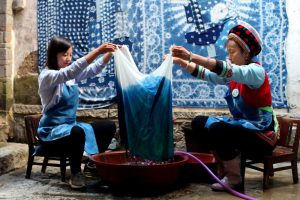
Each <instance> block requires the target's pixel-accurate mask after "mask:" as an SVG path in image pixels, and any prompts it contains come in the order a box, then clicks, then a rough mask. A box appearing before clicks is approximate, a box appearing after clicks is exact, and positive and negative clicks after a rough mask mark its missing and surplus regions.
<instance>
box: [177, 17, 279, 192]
mask: <svg viewBox="0 0 300 200" xmlns="http://www.w3.org/2000/svg"><path fill="white" fill-rule="evenodd" d="M261 45H262V43H261V39H260V36H259V34H258V33H257V31H256V30H255V29H254V28H253V27H252V26H251V25H249V24H247V23H246V22H239V23H238V24H237V25H236V26H235V27H233V28H232V29H231V30H230V31H229V33H228V40H227V42H226V49H227V53H228V56H229V58H228V59H229V60H227V61H222V60H217V59H213V58H208V57H204V56H201V55H196V54H193V53H192V52H190V51H188V50H186V49H185V48H184V47H181V46H175V47H173V48H172V56H173V57H174V59H173V60H174V61H173V62H174V63H176V64H179V65H180V66H181V67H183V68H186V70H188V72H190V73H191V74H192V75H193V76H195V77H197V78H199V79H201V80H205V81H209V82H212V83H214V84H223V85H227V86H228V90H227V93H226V95H225V100H226V102H227V104H228V108H229V110H230V113H231V114H232V118H228V117H213V116H197V117H195V118H194V119H193V121H192V124H191V125H192V132H193V134H200V136H201V138H202V141H201V143H205V142H206V144H208V148H210V149H211V150H214V151H215V153H216V154H217V156H218V157H219V158H220V159H221V160H222V161H223V164H224V173H225V176H224V178H223V179H222V181H223V183H225V184H227V185H228V186H229V187H231V188H234V189H236V190H240V191H242V190H243V188H244V186H243V185H242V177H241V174H240V152H241V151H243V152H244V151H245V152H251V153H253V154H271V152H272V150H273V149H274V147H275V144H276V140H277V134H276V130H277V121H276V116H275V114H274V112H273V109H272V96H271V90H270V84H269V79H268V75H267V73H266V71H265V69H264V68H263V67H262V66H261V65H260V64H259V63H257V62H254V61H253V57H254V56H256V55H258V54H259V53H260V52H261V48H262V46H261ZM199 142H200V141H199ZM212 189H213V190H215V191H223V190H224V188H223V187H222V185H221V184H219V183H215V184H213V185H212Z"/></svg>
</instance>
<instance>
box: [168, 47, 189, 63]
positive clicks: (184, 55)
mask: <svg viewBox="0 0 300 200" xmlns="http://www.w3.org/2000/svg"><path fill="white" fill-rule="evenodd" d="M171 51H172V56H173V57H178V58H181V59H184V60H189V58H190V52H189V51H188V50H187V49H186V48H184V47H182V46H173V47H172V49H171Z"/></svg>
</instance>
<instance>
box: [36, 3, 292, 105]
mask: <svg viewBox="0 0 300 200" xmlns="http://www.w3.org/2000/svg"><path fill="white" fill-rule="evenodd" d="M237 19H241V20H244V21H246V22H248V23H250V24H251V25H253V26H254V27H255V28H256V29H257V30H258V31H259V33H260V34H261V36H262V39H263V51H262V53H261V54H260V56H259V57H258V58H257V60H258V61H259V62H260V63H262V65H263V66H264V67H265V68H266V69H267V72H268V75H269V78H270V82H271V87H272V95H273V106H274V107H276V108H283V107H287V99H286V95H285V93H286V77H287V70H286V65H285V39H286V36H287V32H288V20H287V14H286V7H285V1H284V0H165V1H159V0H50V1H49V0H38V45H39V68H40V70H41V69H42V68H44V67H45V61H46V49H47V44H48V42H49V40H50V39H51V37H52V36H54V35H63V36H66V37H68V38H69V39H71V40H72V42H73V44H74V48H73V49H74V52H73V54H74V59H77V58H79V57H81V56H83V55H84V54H86V53H87V52H88V51H90V50H91V49H93V48H94V47H96V46H98V45H100V44H102V43H103V42H108V41H109V42H115V43H120V44H127V45H129V47H130V50H131V54H132V55H133V58H134V60H135V62H136V64H137V66H138V67H139V69H140V71H141V72H143V73H149V72H152V71H153V70H154V69H156V68H157V67H158V66H159V65H160V64H161V63H162V57H163V55H164V54H167V53H169V48H170V47H171V45H172V44H176V45H182V46H185V47H186V48H188V49H189V50H191V51H192V52H194V53H198V54H202V55H204V56H210V57H216V58H218V59H224V58H226V52H225V48H224V43H225V41H226V38H227V32H228V30H229V29H230V28H231V27H232V25H233V23H234V21H235V20H237ZM112 60H113V59H112ZM114 73H115V72H114V66H113V62H110V64H109V66H108V67H107V68H106V70H104V71H103V73H102V74H99V75H98V76H96V77H94V78H90V79H87V80H85V81H82V82H81V84H80V92H81V94H80V108H99V107H104V106H107V105H110V104H112V103H114V102H115V97H116V90H115V78H114ZM172 84H173V85H172V87H173V106H182V107H225V106H226V103H225V101H224V100H223V95H224V92H225V87H224V86H220V85H218V86H215V85H211V84H208V83H206V82H203V81H200V80H197V79H195V78H193V77H192V76H190V75H189V74H188V73H187V72H186V71H184V70H182V69H181V68H179V67H178V66H174V67H173V83H172Z"/></svg>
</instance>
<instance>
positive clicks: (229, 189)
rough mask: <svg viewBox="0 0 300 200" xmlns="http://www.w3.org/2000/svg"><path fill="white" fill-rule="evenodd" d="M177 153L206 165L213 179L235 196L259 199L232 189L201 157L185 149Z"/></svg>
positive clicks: (252, 199)
mask: <svg viewBox="0 0 300 200" xmlns="http://www.w3.org/2000/svg"><path fill="white" fill-rule="evenodd" d="M175 153H178V154H184V155H186V156H188V157H190V158H192V159H194V160H195V161H196V162H198V163H199V164H201V166H202V167H204V168H205V169H206V171H207V172H208V173H209V174H210V176H211V177H213V179H214V180H215V181H217V182H218V183H219V184H220V185H222V186H223V187H224V188H225V189H226V190H227V191H228V192H229V193H231V194H232V195H234V196H237V197H240V198H242V199H246V200H257V199H256V198H254V197H250V196H247V195H245V194H243V193H240V192H237V191H235V190H234V189H232V188H231V187H229V186H228V185H226V184H224V183H223V182H222V181H221V180H220V179H219V178H218V177H217V176H216V175H215V174H214V173H213V172H212V171H211V170H210V169H209V168H208V167H207V166H206V165H205V164H204V163H203V162H202V161H201V160H200V159H198V158H197V157H196V156H194V155H192V154H190V153H188V152H184V151H175Z"/></svg>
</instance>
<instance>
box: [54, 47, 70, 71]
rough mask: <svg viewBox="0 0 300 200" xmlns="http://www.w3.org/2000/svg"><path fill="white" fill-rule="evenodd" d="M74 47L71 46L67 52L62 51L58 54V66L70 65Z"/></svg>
mask: <svg viewBox="0 0 300 200" xmlns="http://www.w3.org/2000/svg"><path fill="white" fill-rule="evenodd" d="M72 51H73V50H72V47H70V48H69V49H68V50H67V51H66V52H60V53H58V54H57V55H56V57H57V63H58V67H59V68H60V69H61V68H65V67H67V66H68V65H70V63H71V60H72Z"/></svg>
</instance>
